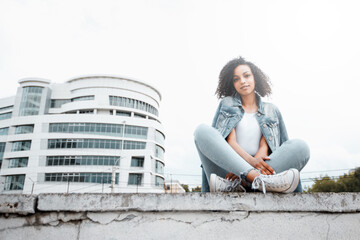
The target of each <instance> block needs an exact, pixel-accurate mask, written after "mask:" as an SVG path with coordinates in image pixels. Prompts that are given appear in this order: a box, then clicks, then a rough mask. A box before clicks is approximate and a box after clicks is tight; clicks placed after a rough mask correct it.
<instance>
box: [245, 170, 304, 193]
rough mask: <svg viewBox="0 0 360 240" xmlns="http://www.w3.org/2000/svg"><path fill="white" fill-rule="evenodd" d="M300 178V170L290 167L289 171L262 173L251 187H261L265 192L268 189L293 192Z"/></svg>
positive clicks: (270, 190)
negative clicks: (271, 173)
mask: <svg viewBox="0 0 360 240" xmlns="http://www.w3.org/2000/svg"><path fill="white" fill-rule="evenodd" d="M299 179H300V173H299V171H298V170H297V169H295V168H290V169H289V170H287V171H284V172H281V173H279V174H275V175H263V174H260V175H259V176H257V177H255V178H254V181H253V183H252V186H251V187H252V188H253V189H259V190H261V191H263V193H266V191H269V192H281V193H291V192H293V191H294V190H295V189H296V187H297V186H298V184H299Z"/></svg>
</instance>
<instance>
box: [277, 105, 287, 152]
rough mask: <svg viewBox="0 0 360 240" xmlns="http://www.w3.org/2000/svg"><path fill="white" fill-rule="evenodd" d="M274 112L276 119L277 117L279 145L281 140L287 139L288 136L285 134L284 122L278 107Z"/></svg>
mask: <svg viewBox="0 0 360 240" xmlns="http://www.w3.org/2000/svg"><path fill="white" fill-rule="evenodd" d="M276 114H277V116H278V119H279V130H280V145H281V144H282V143H283V142H285V141H287V140H289V136H288V134H287V131H286V127H285V123H284V120H283V118H282V115H281V112H280V111H279V109H278V108H276Z"/></svg>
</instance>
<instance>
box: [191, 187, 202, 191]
mask: <svg viewBox="0 0 360 240" xmlns="http://www.w3.org/2000/svg"><path fill="white" fill-rule="evenodd" d="M191 192H201V187H199V186H196V188H192V189H191Z"/></svg>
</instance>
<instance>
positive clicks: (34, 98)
mask: <svg viewBox="0 0 360 240" xmlns="http://www.w3.org/2000/svg"><path fill="white" fill-rule="evenodd" d="M42 91H43V88H42V87H24V88H23V93H22V98H21V102H20V111H19V116H29V115H38V114H39V109H40V102H41V95H42Z"/></svg>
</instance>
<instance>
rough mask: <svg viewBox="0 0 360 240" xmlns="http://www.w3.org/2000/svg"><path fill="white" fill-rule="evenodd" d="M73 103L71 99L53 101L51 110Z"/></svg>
mask: <svg viewBox="0 0 360 240" xmlns="http://www.w3.org/2000/svg"><path fill="white" fill-rule="evenodd" d="M68 102H71V100H70V99H51V104H50V107H51V108H61V106H62V105H63V104H65V103H68Z"/></svg>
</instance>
